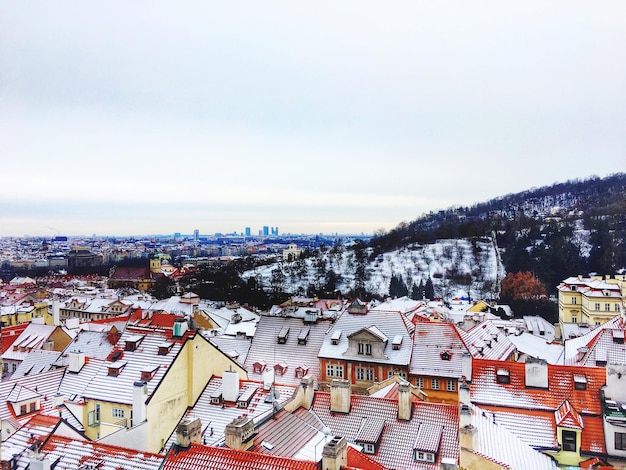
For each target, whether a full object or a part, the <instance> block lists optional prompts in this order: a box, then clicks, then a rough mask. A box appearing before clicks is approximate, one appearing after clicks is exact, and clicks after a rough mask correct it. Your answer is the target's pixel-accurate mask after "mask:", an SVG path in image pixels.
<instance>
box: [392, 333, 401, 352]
mask: <svg viewBox="0 0 626 470" xmlns="http://www.w3.org/2000/svg"><path fill="white" fill-rule="evenodd" d="M391 347H392V348H393V349H395V350H398V349H400V348H401V347H402V335H398V336H394V338H393V342H392V343H391Z"/></svg>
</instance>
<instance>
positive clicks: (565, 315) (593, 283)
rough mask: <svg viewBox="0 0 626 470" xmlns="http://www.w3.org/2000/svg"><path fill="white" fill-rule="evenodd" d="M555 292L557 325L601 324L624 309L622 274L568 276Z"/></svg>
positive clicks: (625, 279)
mask: <svg viewBox="0 0 626 470" xmlns="http://www.w3.org/2000/svg"><path fill="white" fill-rule="evenodd" d="M557 289H558V291H559V323H560V324H563V323H582V324H587V325H601V324H603V323H605V322H607V321H609V320H610V319H612V318H613V317H615V316H616V315H619V314H620V313H621V312H622V311H623V310H624V298H625V296H624V290H625V289H626V275H623V274H620V275H615V276H606V277H604V278H603V277H602V276H591V277H583V276H577V277H569V278H567V279H565V280H564V281H563V282H561V283H560V284H559V285H558V287H557Z"/></svg>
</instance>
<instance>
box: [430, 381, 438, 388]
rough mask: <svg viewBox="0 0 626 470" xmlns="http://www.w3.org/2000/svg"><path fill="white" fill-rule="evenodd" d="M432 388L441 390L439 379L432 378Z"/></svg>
mask: <svg viewBox="0 0 626 470" xmlns="http://www.w3.org/2000/svg"><path fill="white" fill-rule="evenodd" d="M430 388H431V389H432V390H439V379H431V380H430Z"/></svg>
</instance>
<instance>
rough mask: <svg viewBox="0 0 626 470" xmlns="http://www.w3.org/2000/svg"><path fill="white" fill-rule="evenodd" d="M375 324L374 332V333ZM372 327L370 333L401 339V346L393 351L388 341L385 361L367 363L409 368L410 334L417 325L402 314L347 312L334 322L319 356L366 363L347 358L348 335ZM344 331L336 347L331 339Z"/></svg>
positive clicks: (359, 357)
mask: <svg viewBox="0 0 626 470" xmlns="http://www.w3.org/2000/svg"><path fill="white" fill-rule="evenodd" d="M372 325H375V327H374V328H375V330H371V328H372ZM366 328H370V334H375V333H374V332H375V331H377V332H380V333H376V334H377V335H379V336H381V335H382V336H381V337H384V338H396V337H401V338H402V343H401V347H400V348H399V349H394V348H393V345H392V344H391V342H389V341H388V342H387V343H386V345H385V349H384V355H385V357H384V358H379V357H368V358H367V361H368V362H372V363H383V364H393V365H400V366H408V365H409V363H410V361H411V352H412V340H411V333H412V332H413V328H414V325H413V324H412V323H410V322H409V321H408V320H407V319H406V317H405V316H404V315H402V314H400V313H394V312H378V311H375V310H372V311H369V312H368V313H367V314H365V315H353V314H351V313H348V312H347V311H344V312H343V313H342V314H341V316H339V318H337V320H336V321H335V324H334V325H333V327H332V329H331V330H329V331H328V333H327V334H326V336H325V338H324V342H323V344H322V346H321V348H320V350H319V354H318V357H320V358H324V359H340V360H359V361H361V360H363V359H364V358H363V357H362V356H347V355H346V354H345V353H346V352H347V350H348V346H349V336H351V335H353V334H354V333H357V332H359V331H361V330H363V329H366ZM339 330H340V331H341V332H342V334H341V336H340V337H339V339H338V341H337V344H333V341H332V340H331V339H332V338H333V334H334V333H335V332H336V331H339Z"/></svg>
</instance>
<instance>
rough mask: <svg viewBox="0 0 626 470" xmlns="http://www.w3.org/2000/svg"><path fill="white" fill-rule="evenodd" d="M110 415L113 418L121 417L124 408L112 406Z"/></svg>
mask: <svg viewBox="0 0 626 470" xmlns="http://www.w3.org/2000/svg"><path fill="white" fill-rule="evenodd" d="M111 416H113V417H114V418H123V417H124V410H123V409H122V408H112V409H111Z"/></svg>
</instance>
